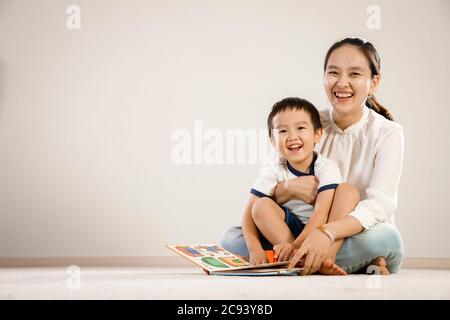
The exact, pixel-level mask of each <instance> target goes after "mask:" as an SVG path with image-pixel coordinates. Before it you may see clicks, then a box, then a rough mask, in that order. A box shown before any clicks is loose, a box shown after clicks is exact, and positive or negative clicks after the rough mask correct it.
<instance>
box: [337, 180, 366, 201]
mask: <svg viewBox="0 0 450 320" xmlns="http://www.w3.org/2000/svg"><path fill="white" fill-rule="evenodd" d="M336 193H339V195H342V196H344V197H346V199H348V200H349V201H352V202H355V203H358V202H359V201H360V200H361V197H360V195H359V191H358V189H356V188H355V187H354V186H353V185H351V184H350V183H345V182H344V183H341V184H339V185H338V187H337V188H336Z"/></svg>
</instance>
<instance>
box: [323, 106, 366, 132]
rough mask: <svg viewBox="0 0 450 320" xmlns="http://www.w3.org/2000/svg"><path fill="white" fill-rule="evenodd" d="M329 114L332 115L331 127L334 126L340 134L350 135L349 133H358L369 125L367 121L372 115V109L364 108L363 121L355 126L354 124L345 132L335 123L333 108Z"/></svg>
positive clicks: (359, 121)
mask: <svg viewBox="0 0 450 320" xmlns="http://www.w3.org/2000/svg"><path fill="white" fill-rule="evenodd" d="M329 113H330V122H331V125H332V126H333V128H334V129H335V130H336V131H337V132H338V133H341V134H348V133H352V132H358V131H359V130H360V129H361V128H362V127H363V126H364V125H365V124H366V123H367V120H368V118H369V114H370V109H369V108H368V107H366V106H364V109H363V114H362V117H361V119H359V120H358V121H357V122H355V123H354V124H352V125H351V126H349V127H348V128H346V129H344V130H342V129H341V128H339V127H338V125H337V124H336V122H334V119H333V108H330V110H329Z"/></svg>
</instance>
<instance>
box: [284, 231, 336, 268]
mask: <svg viewBox="0 0 450 320" xmlns="http://www.w3.org/2000/svg"><path fill="white" fill-rule="evenodd" d="M331 245H332V242H331V239H330V238H328V237H327V236H326V235H325V234H324V233H323V232H322V231H320V230H317V229H316V230H314V231H312V232H311V233H310V234H309V235H308V237H307V238H306V239H305V241H304V242H303V244H302V246H301V247H300V249H298V250H297V251H296V252H295V254H294V256H293V258H292V260H291V261H298V260H300V259H301V258H302V257H303V256H304V255H306V259H305V263H304V265H303V270H302V274H303V275H306V274H312V273H314V272H316V271H318V270H319V268H320V266H321V265H322V263H323V261H324V260H325V259H326V258H327V254H328V251H329V249H330V246H331Z"/></svg>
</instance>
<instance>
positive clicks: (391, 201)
mask: <svg viewBox="0 0 450 320" xmlns="http://www.w3.org/2000/svg"><path fill="white" fill-rule="evenodd" d="M403 148H404V140H403V129H402V128H401V126H399V125H397V124H392V126H391V127H389V128H386V129H385V130H384V132H382V133H381V134H380V136H379V138H378V146H377V149H378V150H377V153H376V156H375V161H374V166H373V169H372V177H371V179H370V183H369V186H368V187H367V188H366V190H365V197H364V198H365V199H364V200H362V201H360V202H359V204H358V205H357V206H356V208H355V210H353V212H351V213H350V214H349V216H351V217H354V218H356V219H357V220H358V221H359V223H360V224H361V226H362V227H363V228H364V229H369V228H371V227H373V226H374V225H376V224H378V223H380V222H389V223H394V212H395V210H396V209H397V193H398V185H399V183H400V175H401V171H402V166H403ZM348 221H350V220H348ZM351 225H353V231H355V230H356V228H355V225H354V224H353V223H351ZM335 227H336V226H335ZM336 229H337V230H336V231H337V232H341V234H342V235H344V236H347V237H348V236H352V235H353V234H355V233H353V234H352V233H351V231H352V228H350V226H349V229H348V230H342V228H341V227H339V226H337V227H336Z"/></svg>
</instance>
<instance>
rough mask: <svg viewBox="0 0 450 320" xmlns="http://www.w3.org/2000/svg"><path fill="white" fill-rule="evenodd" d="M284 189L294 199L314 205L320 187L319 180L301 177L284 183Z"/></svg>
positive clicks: (312, 176) (313, 177) (314, 177)
mask: <svg viewBox="0 0 450 320" xmlns="http://www.w3.org/2000/svg"><path fill="white" fill-rule="evenodd" d="M284 187H285V188H286V190H287V192H288V193H290V194H291V195H292V197H293V198H296V199H300V200H303V201H304V202H306V203H309V204H314V202H315V201H316V197H317V189H318V187H319V179H317V177H316V176H314V175H311V176H301V177H298V178H295V179H291V180H287V181H285V182H284Z"/></svg>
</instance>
